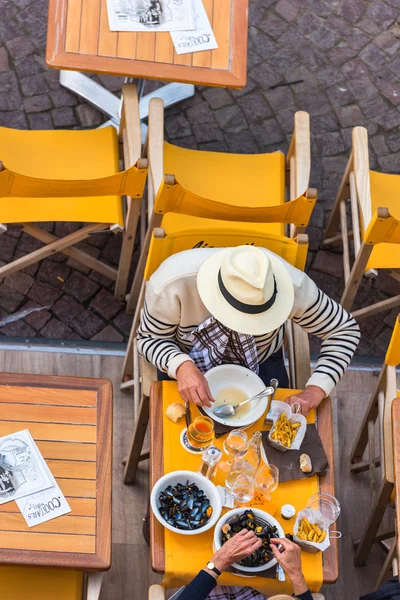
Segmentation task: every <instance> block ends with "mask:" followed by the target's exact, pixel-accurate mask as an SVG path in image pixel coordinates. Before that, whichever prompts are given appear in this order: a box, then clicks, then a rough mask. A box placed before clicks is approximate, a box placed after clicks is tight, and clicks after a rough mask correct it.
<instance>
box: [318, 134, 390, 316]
mask: <svg viewBox="0 0 400 600" xmlns="http://www.w3.org/2000/svg"><path fill="white" fill-rule="evenodd" d="M349 198H350V203H351V223H352V226H351V230H350V231H349V230H348V227H347V217H346V204H347V200H348V199H349ZM339 224H340V225H341V233H340V234H336V232H337V230H338V227H339ZM399 225H400V175H389V174H387V173H377V172H376V171H371V170H370V168H369V155H368V133H367V130H366V129H365V128H364V127H355V128H354V129H353V150H352V153H351V155H350V159H349V162H348V163H347V167H346V171H345V173H344V176H343V179H342V182H341V185H340V188H339V192H338V195H337V197H336V201H335V204H334V207H333V210H332V214H331V217H330V220H329V224H328V227H327V229H326V233H325V240H324V242H323V246H324V247H327V246H329V245H332V244H335V243H337V242H338V241H339V242H340V240H342V242H343V267H344V280H345V288H344V291H343V295H342V299H341V304H342V306H343V307H344V308H345V309H346V310H348V311H350V310H351V307H352V305H353V302H354V300H355V297H356V294H357V291H358V288H359V286H360V283H361V280H362V277H363V275H365V276H366V277H369V278H371V277H375V276H376V275H377V271H379V270H380V269H386V270H387V271H388V273H389V274H390V275H391V276H392V277H393V278H394V279H395V280H397V281H400V226H399ZM350 237H352V238H353V244H354V256H355V260H354V263H353V265H351V263H350V248H349V238H350ZM399 305H400V294H399V295H397V296H395V297H393V298H389V299H387V300H383V301H381V302H377V303H375V304H369V306H367V307H365V308H361V309H359V310H356V311H354V312H353V315H354V317H356V318H358V319H361V318H365V317H368V316H372V315H375V314H377V313H379V312H381V311H383V310H390V309H392V308H395V307H397V306H399Z"/></svg>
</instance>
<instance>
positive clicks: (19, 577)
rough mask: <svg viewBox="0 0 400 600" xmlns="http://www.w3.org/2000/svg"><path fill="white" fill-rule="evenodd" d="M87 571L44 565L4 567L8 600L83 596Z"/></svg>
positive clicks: (1, 582)
mask: <svg viewBox="0 0 400 600" xmlns="http://www.w3.org/2000/svg"><path fill="white" fill-rule="evenodd" d="M82 589H83V573H81V572H80V571H68V570H66V569H47V568H41V567H0V590H1V593H0V596H1V598H4V600H27V599H28V598H29V600H55V598H56V599H57V600H82Z"/></svg>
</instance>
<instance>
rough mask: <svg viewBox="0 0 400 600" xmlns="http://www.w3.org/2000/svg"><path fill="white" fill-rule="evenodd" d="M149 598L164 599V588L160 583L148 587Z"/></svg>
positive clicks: (154, 599) (153, 599) (151, 599)
mask: <svg viewBox="0 0 400 600" xmlns="http://www.w3.org/2000/svg"><path fill="white" fill-rule="evenodd" d="M149 600H165V590H164V588H163V586H162V585H152V586H151V587H150V588H149Z"/></svg>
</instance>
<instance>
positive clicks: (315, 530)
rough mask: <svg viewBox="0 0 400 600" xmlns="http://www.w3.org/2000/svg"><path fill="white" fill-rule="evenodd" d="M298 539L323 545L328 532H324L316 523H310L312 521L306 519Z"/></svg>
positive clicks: (301, 524)
mask: <svg viewBox="0 0 400 600" xmlns="http://www.w3.org/2000/svg"><path fill="white" fill-rule="evenodd" d="M297 537H298V538H299V540H304V541H305V542H314V543H315V544H322V542H323V541H324V540H325V538H326V531H322V529H321V528H320V527H318V525H317V524H316V523H310V521H309V520H308V519H306V518H305V517H304V518H303V519H302V520H301V523H300V526H299V528H298V531H297Z"/></svg>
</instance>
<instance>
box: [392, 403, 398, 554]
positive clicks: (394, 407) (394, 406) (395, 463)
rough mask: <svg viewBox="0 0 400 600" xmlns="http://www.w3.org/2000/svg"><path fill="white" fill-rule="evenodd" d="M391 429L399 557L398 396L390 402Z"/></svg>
mask: <svg viewBox="0 0 400 600" xmlns="http://www.w3.org/2000/svg"><path fill="white" fill-rule="evenodd" d="M392 431H393V468H394V490H395V494H396V498H395V506H396V532H397V556H398V557H400V535H399V525H400V398H396V399H395V400H393V403H392Z"/></svg>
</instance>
